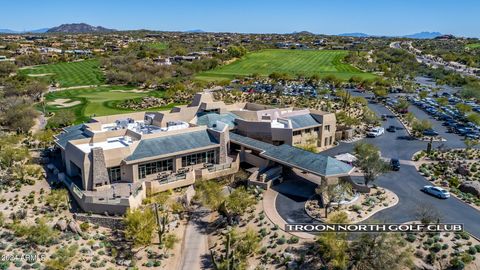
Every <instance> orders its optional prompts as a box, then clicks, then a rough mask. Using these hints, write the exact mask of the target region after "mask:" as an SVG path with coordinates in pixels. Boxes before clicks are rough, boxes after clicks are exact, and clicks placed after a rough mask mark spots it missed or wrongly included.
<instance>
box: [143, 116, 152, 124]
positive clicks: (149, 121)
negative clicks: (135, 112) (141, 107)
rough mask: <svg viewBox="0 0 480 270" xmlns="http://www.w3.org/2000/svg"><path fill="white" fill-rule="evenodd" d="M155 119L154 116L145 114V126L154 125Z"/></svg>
mask: <svg viewBox="0 0 480 270" xmlns="http://www.w3.org/2000/svg"><path fill="white" fill-rule="evenodd" d="M153 118H155V115H154V114H145V117H144V118H143V120H144V121H145V125H153Z"/></svg>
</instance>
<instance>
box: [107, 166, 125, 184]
mask: <svg viewBox="0 0 480 270" xmlns="http://www.w3.org/2000/svg"><path fill="white" fill-rule="evenodd" d="M108 178H109V179H110V182H111V183H113V182H118V181H120V180H121V179H122V174H121V171H120V167H112V168H108Z"/></svg>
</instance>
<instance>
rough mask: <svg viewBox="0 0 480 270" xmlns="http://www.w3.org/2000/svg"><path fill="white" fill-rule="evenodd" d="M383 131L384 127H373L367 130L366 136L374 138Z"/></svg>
mask: <svg viewBox="0 0 480 270" xmlns="http://www.w3.org/2000/svg"><path fill="white" fill-rule="evenodd" d="M383 133H385V129H384V128H383V127H374V128H372V129H371V130H370V131H369V132H367V137H370V138H374V137H378V136H380V135H383Z"/></svg>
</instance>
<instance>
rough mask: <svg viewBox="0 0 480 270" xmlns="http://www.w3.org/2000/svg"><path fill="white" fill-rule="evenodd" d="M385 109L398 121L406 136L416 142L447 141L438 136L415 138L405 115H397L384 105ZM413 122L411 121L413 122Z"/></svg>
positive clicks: (393, 110)
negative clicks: (414, 139)
mask: <svg viewBox="0 0 480 270" xmlns="http://www.w3.org/2000/svg"><path fill="white" fill-rule="evenodd" d="M385 108H387V109H388V110H389V111H391V112H392V113H393V114H394V115H395V116H396V117H397V118H398V121H399V122H400V123H401V124H402V125H403V127H404V128H405V130H406V131H407V133H408V136H410V137H414V138H416V139H417V140H420V141H433V142H446V141H447V139H445V138H443V137H440V136H435V137H431V136H421V137H418V136H415V132H414V130H413V126H412V125H410V124H409V122H408V121H407V119H406V117H407V114H401V113H398V112H397V111H396V110H395V109H394V108H392V107H390V106H387V105H385ZM415 120H416V119H415ZM415 120H413V121H415Z"/></svg>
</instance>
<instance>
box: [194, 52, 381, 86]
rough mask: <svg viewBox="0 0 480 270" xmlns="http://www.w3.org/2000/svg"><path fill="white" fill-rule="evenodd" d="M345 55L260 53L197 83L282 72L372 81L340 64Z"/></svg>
mask: <svg viewBox="0 0 480 270" xmlns="http://www.w3.org/2000/svg"><path fill="white" fill-rule="evenodd" d="M347 54H348V51H340V50H338V51H327V50H321V51H319V50H263V51H260V52H253V53H248V54H247V55H246V56H245V57H243V58H241V59H239V60H237V61H235V62H233V63H231V64H228V65H225V66H221V67H218V68H216V69H214V70H210V71H206V72H202V73H200V74H198V75H197V76H196V78H197V79H200V80H206V81H215V80H225V79H233V78H235V76H237V75H240V76H246V75H251V74H253V73H258V74H260V75H263V76H268V75H270V74H271V73H272V72H285V73H288V74H291V75H297V74H304V75H307V76H311V75H314V74H318V75H320V76H327V75H334V76H337V77H338V78H340V79H345V80H346V79H349V78H350V77H352V76H360V77H362V78H365V79H368V78H374V77H375V75H373V74H370V73H364V72H362V71H360V70H358V69H357V68H355V67H353V66H351V65H349V64H345V63H343V61H342V60H343V58H344V57H345V56H346V55H347Z"/></svg>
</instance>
